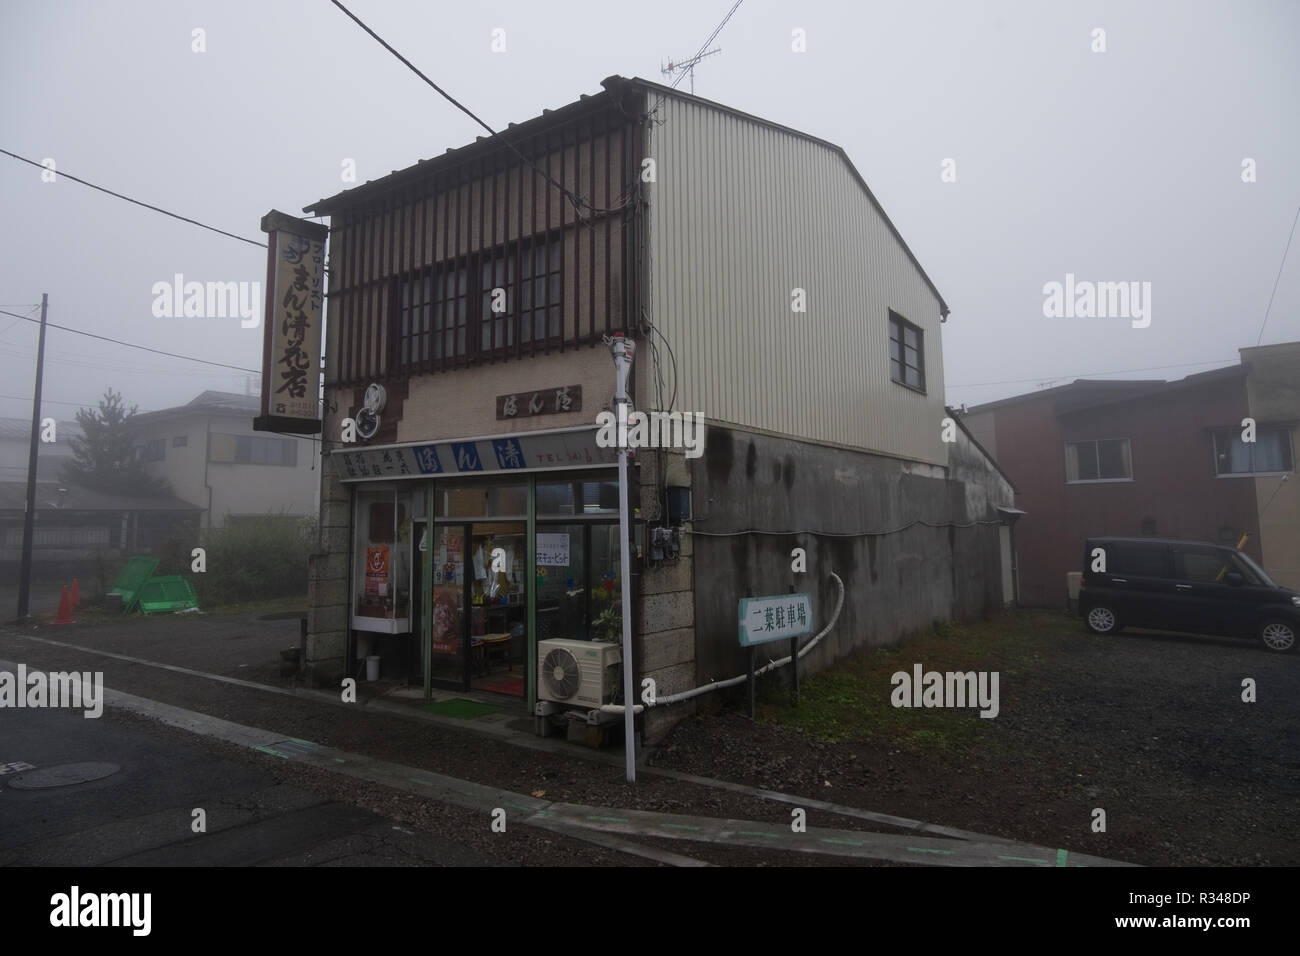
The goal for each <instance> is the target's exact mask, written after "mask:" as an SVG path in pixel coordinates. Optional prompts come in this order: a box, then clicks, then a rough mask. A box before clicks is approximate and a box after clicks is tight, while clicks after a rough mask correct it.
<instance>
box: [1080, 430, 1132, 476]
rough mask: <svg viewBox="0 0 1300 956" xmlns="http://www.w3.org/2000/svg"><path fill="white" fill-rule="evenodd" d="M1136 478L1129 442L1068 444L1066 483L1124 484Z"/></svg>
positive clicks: (1111, 439)
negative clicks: (1123, 482) (1097, 482)
mask: <svg viewBox="0 0 1300 956" xmlns="http://www.w3.org/2000/svg"><path fill="white" fill-rule="evenodd" d="M1132 478H1133V458H1132V455H1131V453H1130V451H1129V443H1128V439H1127V438H1106V439H1101V440H1098V441H1068V442H1066V443H1065V480H1066V481H1125V480H1131V479H1132Z"/></svg>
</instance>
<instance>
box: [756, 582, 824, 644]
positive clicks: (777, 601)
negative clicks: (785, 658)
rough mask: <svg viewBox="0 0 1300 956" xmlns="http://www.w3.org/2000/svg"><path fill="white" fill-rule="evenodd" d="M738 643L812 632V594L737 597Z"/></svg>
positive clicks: (781, 638) (763, 641)
mask: <svg viewBox="0 0 1300 956" xmlns="http://www.w3.org/2000/svg"><path fill="white" fill-rule="evenodd" d="M739 615H740V644H741V646H742V647H749V646H750V645H752V644H765V643H766V642H768V641H780V640H789V639H790V638H792V637H803V636H805V635H807V634H811V633H812V595H811V594H774V595H772V596H771V597H756V598H741V599H740V611H739Z"/></svg>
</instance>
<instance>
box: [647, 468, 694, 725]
mask: <svg viewBox="0 0 1300 956" xmlns="http://www.w3.org/2000/svg"><path fill="white" fill-rule="evenodd" d="M639 457H640V483H641V498H640V500H641V515H642V517H644V518H646V519H647V520H648V521H651V522H653V521H654V520H656V519H658V518H659V517H660V512H661V510H662V507H663V505H662V502H660V501H659V500H657V495H656V489H662V487H663V485H664V484H665V482H666V483H667V484H669V485H673V486H676V487H690V484H691V474H690V470H689V469H688V468H687V466H686V460H687V459H686V457H685V455H683V454H682V453H681V452H680V451H643V452H641V453H640V456H639ZM647 545H648V542H647ZM695 566H696V565H695V550H694V547H693V542H692V540H691V538H690V536H689V535H685V536H684V537H683V540H682V542H681V553H680V554H679V555H678V557H677V559H676V560H673V561H665V562H663V563H661V564H657V565H649V566H646V565H643V566H642V567H641V568H640V569H639V571H638V576H637V579H636V593H637V603H638V608H639V611H638V614H637V618H636V626H635V629H634V631H633V635H634V640H635V642H636V648H637V654H638V659H637V660H636V661H635V668H636V669H635V671H634V673H635V674H636V675H637V684H638V693H639V692H640V691H639V687H640V681H641V679H642V678H645V677H649V678H652V679H653V680H654V682H655V693H656V694H657V695H658V696H661V697H662V696H667V695H668V694H677V693H680V692H682V691H685V690H690V689H691V688H692V687H694V686H695V674H696V665H695V645H696V630H695V595H694V594H693V588H694V586H695ZM695 709H696V703H695V701H693V700H690V701H683V702H682V703H679V704H672V705H670V706H667V707H661V708H654V709H651V710H647V711H646V712H645V714H644V716H643V717H642V732H643V733H644V735H645V739H646V740H647V741H648V742H650V743H655V742H657V741H658V740H660V739H661V738H662V737H663V736H664V735H665V734H667V732H668V731H669V730H670V729H671V728H672V726H673V724H675V723H677V721H679V720H681V719H682V718H683V717H686V716H689V715H690V714H692V713H694V712H695Z"/></svg>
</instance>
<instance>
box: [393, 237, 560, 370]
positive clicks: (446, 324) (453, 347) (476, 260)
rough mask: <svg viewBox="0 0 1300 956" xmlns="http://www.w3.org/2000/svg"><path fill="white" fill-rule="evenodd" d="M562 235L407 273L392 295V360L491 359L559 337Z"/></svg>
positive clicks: (405, 362)
mask: <svg viewBox="0 0 1300 956" xmlns="http://www.w3.org/2000/svg"><path fill="white" fill-rule="evenodd" d="M562 288H563V285H562V277H561V275H560V239H559V238H558V237H556V238H553V239H550V240H547V239H545V238H534V239H532V240H525V241H524V242H522V243H511V244H510V245H508V246H505V247H500V248H498V249H496V250H485V251H483V252H480V253H476V254H474V255H471V256H469V257H468V258H467V259H465V260H464V261H463V262H461V263H460V264H458V265H449V264H444V266H443V267H442V268H439V269H435V270H434V271H430V272H426V273H422V274H419V275H416V276H410V277H407V278H406V279H404V280H403V281H402V282H401V284H400V291H399V293H398V295H399V300H398V314H399V323H400V325H399V332H398V337H397V338H398V362H399V365H400V366H401V367H408V366H410V365H415V364H419V363H423V362H429V361H433V362H434V363H436V364H441V363H442V362H443V360H445V359H450V360H453V361H455V360H458V359H459V360H462V361H469V360H471V359H473V358H474V357H476V356H487V357H491V356H492V355H493V354H494V353H499V352H504V351H506V350H507V349H512V348H515V347H516V346H517V345H520V344H523V345H532V344H534V343H549V342H551V341H552V340H555V341H558V340H559V338H560V335H561V325H562V322H561V314H560V307H561V293H562Z"/></svg>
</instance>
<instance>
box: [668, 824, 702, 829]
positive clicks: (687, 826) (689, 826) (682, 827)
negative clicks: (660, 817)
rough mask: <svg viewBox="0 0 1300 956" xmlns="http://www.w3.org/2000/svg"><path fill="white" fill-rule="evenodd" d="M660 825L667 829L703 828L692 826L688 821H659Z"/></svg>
mask: <svg viewBox="0 0 1300 956" xmlns="http://www.w3.org/2000/svg"><path fill="white" fill-rule="evenodd" d="M659 825H660V826H661V827H663V828H665V829H667V830H703V829H704V828H703V827H693V826H691V825H690V824H688V823H661V824H659Z"/></svg>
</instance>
